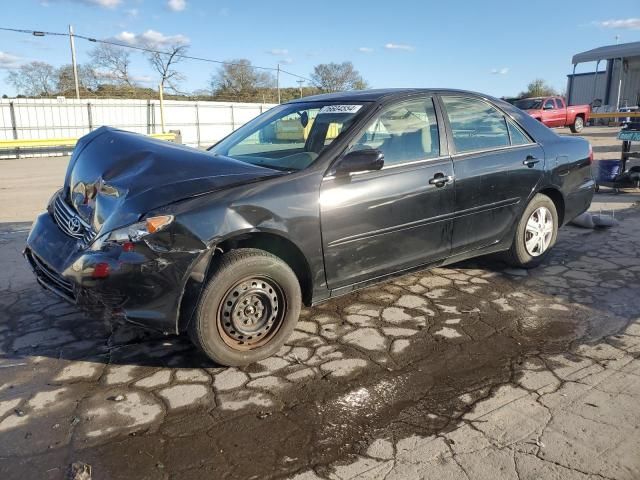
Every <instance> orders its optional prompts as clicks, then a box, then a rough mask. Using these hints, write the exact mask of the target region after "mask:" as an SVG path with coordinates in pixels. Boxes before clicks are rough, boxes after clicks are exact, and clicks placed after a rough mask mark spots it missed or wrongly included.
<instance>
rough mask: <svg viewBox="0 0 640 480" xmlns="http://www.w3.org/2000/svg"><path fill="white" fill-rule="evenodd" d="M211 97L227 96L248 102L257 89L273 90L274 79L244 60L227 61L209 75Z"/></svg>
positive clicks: (269, 74)
mask: <svg viewBox="0 0 640 480" xmlns="http://www.w3.org/2000/svg"><path fill="white" fill-rule="evenodd" d="M210 84H211V90H212V93H213V95H228V96H233V97H235V98H237V99H239V100H249V99H252V98H254V97H255V96H256V94H257V92H258V90H259V89H267V88H273V87H274V86H275V84H276V79H275V77H274V76H273V75H272V74H271V73H269V72H263V71H259V70H257V69H256V68H255V67H253V66H252V65H251V62H250V61H249V60H246V59H244V58H239V59H234V60H229V61H228V62H227V63H225V64H224V65H222V66H221V67H220V68H219V69H218V70H217V71H216V72H214V73H213V75H211V81H210Z"/></svg>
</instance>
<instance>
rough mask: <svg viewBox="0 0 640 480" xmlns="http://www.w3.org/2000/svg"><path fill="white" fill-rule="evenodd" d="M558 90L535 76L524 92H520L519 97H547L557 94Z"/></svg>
mask: <svg viewBox="0 0 640 480" xmlns="http://www.w3.org/2000/svg"><path fill="white" fill-rule="evenodd" d="M557 94H558V92H557V91H556V90H555V88H553V87H552V86H551V85H549V84H548V83H547V82H546V81H544V80H543V79H542V78H536V79H535V80H533V81H532V82H530V83H529V85H527V89H526V90H525V91H524V92H520V97H521V98H526V97H548V96H552V95H557Z"/></svg>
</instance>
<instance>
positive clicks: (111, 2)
mask: <svg viewBox="0 0 640 480" xmlns="http://www.w3.org/2000/svg"><path fill="white" fill-rule="evenodd" d="M51 1H52V0H48V1H47V0H44V1H43V2H41V3H40V4H41V5H42V6H45V7H48V6H49V4H50V2H51ZM55 1H57V2H60V1H62V0H55ZM67 1H70V2H73V3H82V4H84V5H90V6H93V7H102V8H115V7H117V6H118V5H120V4H121V3H122V0H67Z"/></svg>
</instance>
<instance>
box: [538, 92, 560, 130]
mask: <svg viewBox="0 0 640 480" xmlns="http://www.w3.org/2000/svg"><path fill="white" fill-rule="evenodd" d="M542 110H543V112H542V115H543V119H544V124H545V125H546V126H547V127H558V126H560V116H559V115H558V108H557V107H556V102H555V101H554V100H553V98H547V99H546V100H545V101H544V104H543V105H542Z"/></svg>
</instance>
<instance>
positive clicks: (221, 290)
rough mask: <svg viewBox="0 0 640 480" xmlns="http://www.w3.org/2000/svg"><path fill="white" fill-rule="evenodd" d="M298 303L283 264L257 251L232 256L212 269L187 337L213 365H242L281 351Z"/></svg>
mask: <svg viewBox="0 0 640 480" xmlns="http://www.w3.org/2000/svg"><path fill="white" fill-rule="evenodd" d="M301 303H302V295H301V292H300V284H299V283H298V278H297V277H296V275H295V273H294V272H293V271H292V270H291V268H290V267H289V266H288V265H287V264H286V263H285V262H284V261H282V260H281V259H280V258H278V257H276V256H275V255H272V254H270V253H268V252H265V251H263V250H258V249H253V248H243V249H238V250H232V251H230V252H228V253H225V254H224V255H222V257H221V258H220V259H219V262H218V264H217V265H216V266H215V271H214V273H213V275H212V276H211V278H210V279H209V281H208V283H207V286H206V287H205V289H204V291H203V293H202V296H201V298H200V301H199V303H198V307H197V309H196V312H195V315H194V318H193V319H192V320H191V323H190V325H189V335H190V337H191V340H192V341H193V343H194V344H195V345H196V346H198V347H199V348H200V349H201V350H202V351H203V352H204V353H205V354H206V355H207V356H208V357H209V358H211V359H212V360H214V361H215V362H217V363H219V364H221V365H226V366H241V365H248V364H250V363H254V362H256V361H258V360H262V359H264V358H267V357H270V356H271V355H273V354H274V353H276V352H277V351H278V350H279V349H280V347H282V345H283V344H284V342H285V341H286V340H287V338H288V337H289V335H290V334H291V332H292V331H293V329H294V327H295V325H296V323H297V321H298V316H299V315H300V306H301Z"/></svg>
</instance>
